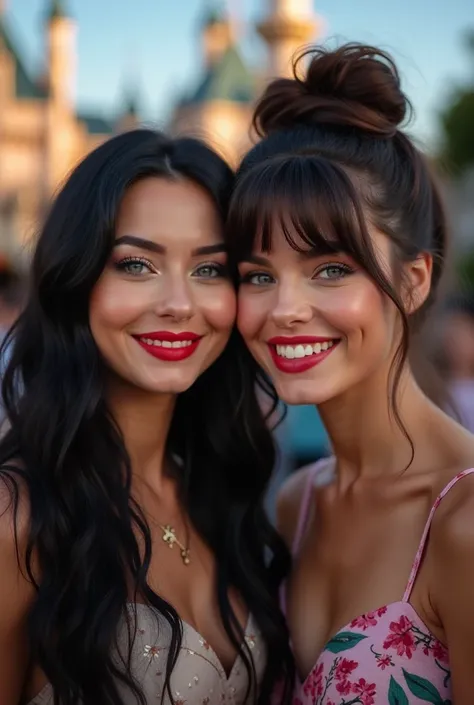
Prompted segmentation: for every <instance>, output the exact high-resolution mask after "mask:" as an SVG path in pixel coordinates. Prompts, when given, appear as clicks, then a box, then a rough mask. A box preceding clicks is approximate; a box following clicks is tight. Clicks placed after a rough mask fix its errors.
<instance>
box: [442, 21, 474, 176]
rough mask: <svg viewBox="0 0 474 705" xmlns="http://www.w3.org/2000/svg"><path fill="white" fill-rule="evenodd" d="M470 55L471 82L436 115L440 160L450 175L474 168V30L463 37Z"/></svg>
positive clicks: (456, 93)
mask: <svg viewBox="0 0 474 705" xmlns="http://www.w3.org/2000/svg"><path fill="white" fill-rule="evenodd" d="M465 45H466V48H467V50H468V52H469V54H470V56H471V61H472V68H473V72H472V73H473V79H472V81H471V82H470V83H469V84H467V85H465V86H462V87H460V88H458V89H457V90H456V91H455V92H454V93H453V95H452V97H451V100H450V102H449V104H448V105H447V107H446V108H445V109H444V111H443V112H442V113H441V115H440V122H441V128H442V132H443V142H444V144H443V150H442V154H441V161H442V162H443V165H444V166H445V167H446V168H447V169H448V170H449V172H451V173H454V174H462V173H463V172H464V171H466V170H467V169H468V168H469V167H471V166H474V30H470V31H469V32H468V33H467V35H466V37H465Z"/></svg>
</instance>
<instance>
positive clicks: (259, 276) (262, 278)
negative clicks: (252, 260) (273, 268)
mask: <svg viewBox="0 0 474 705" xmlns="http://www.w3.org/2000/svg"><path fill="white" fill-rule="evenodd" d="M274 281H275V280H274V279H273V277H272V275H271V274H268V272H249V273H248V274H245V275H244V276H243V277H242V278H241V283H242V284H252V285H253V286H268V285H269V284H273V283H274Z"/></svg>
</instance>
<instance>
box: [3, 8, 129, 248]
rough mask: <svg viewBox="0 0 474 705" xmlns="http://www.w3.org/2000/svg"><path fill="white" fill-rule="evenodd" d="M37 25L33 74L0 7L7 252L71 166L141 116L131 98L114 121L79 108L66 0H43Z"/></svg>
mask: <svg viewBox="0 0 474 705" xmlns="http://www.w3.org/2000/svg"><path fill="white" fill-rule="evenodd" d="M0 8H1V3H0ZM40 31H43V32H44V35H45V46H46V56H45V60H44V70H43V71H42V73H41V74H40V75H37V76H31V75H30V74H29V72H28V70H27V69H26V66H25V63H24V60H23V58H22V56H21V53H20V51H19V49H18V47H17V44H16V41H15V37H14V36H13V33H12V31H11V28H9V26H8V23H7V19H6V17H5V13H2V12H1V9H0V248H1V251H2V252H3V253H6V254H10V255H16V254H17V253H18V252H19V251H20V252H21V251H22V250H26V248H24V247H23V246H24V245H25V244H26V242H27V241H28V239H29V238H30V237H31V235H32V234H34V233H35V231H36V230H37V227H38V223H39V222H40V220H41V217H42V214H43V212H44V207H45V205H46V203H47V202H48V201H49V199H50V197H51V195H52V193H53V192H54V191H55V189H56V188H57V187H58V185H59V184H60V182H61V181H62V180H63V179H64V177H65V175H66V174H67V173H68V172H69V171H70V170H71V169H72V168H73V167H74V165H75V164H76V163H77V162H78V161H79V160H80V159H81V158H82V157H84V156H85V155H86V154H87V153H88V152H89V151H90V150H91V149H93V148H94V147H95V146H97V145H98V144H100V143H101V142H103V141H104V140H105V139H106V138H107V137H109V136H110V135H111V134H113V133H114V132H115V131H117V130H120V129H124V128H125V129H127V128H128V127H129V126H132V125H133V124H136V121H137V116H136V109H135V105H134V104H133V103H132V102H131V101H130V100H128V101H127V103H126V105H125V108H124V110H123V114H120V115H119V116H118V117H117V119H114V120H107V119H105V118H104V117H103V116H101V115H92V114H83V113H81V112H80V111H78V110H77V108H76V105H75V101H74V83H75V80H74V79H75V68H76V62H77V56H76V26H75V22H74V21H73V19H72V18H71V17H69V16H68V14H67V12H66V8H65V7H64V6H63V3H62V2H61V0H45V15H44V24H43V27H40Z"/></svg>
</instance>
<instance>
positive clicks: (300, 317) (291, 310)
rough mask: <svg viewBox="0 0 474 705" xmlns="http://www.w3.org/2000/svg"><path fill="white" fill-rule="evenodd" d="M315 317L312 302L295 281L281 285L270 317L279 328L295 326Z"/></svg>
mask: <svg viewBox="0 0 474 705" xmlns="http://www.w3.org/2000/svg"><path fill="white" fill-rule="evenodd" d="M312 317H313V310H312V307H311V304H310V302H309V301H308V299H307V298H306V297H305V296H304V294H303V292H302V291H301V290H300V288H299V287H298V286H297V285H295V283H294V282H291V283H288V284H286V285H284V286H283V285H280V286H279V287H278V290H277V299H276V303H275V307H274V308H273V310H272V312H271V314H270V318H271V320H272V321H273V323H275V325H277V326H278V327H279V328H293V327H295V326H297V325H299V324H301V323H308V322H309V321H310V320H311V319H312Z"/></svg>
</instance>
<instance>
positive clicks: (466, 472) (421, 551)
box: [403, 468, 474, 602]
mask: <svg viewBox="0 0 474 705" xmlns="http://www.w3.org/2000/svg"><path fill="white" fill-rule="evenodd" d="M472 473H474V468H470V469H469V470H463V471H462V472H460V473H459V474H458V475H456V477H453V479H452V480H451V481H450V482H448V484H447V485H446V487H445V488H444V489H443V490H441V492H440V494H439V495H438V497H437V499H436V502H435V503H434V504H433V506H432V508H431V511H430V513H429V516H428V520H427V522H426V524H425V528H424V531H423V534H422V537H421V541H420V545H419V546H418V551H417V553H416V557H415V562H414V563H413V567H412V569H411V573H410V578H409V580H408V584H407V587H406V590H405V594H404V595H403V602H408V600H409V599H410V596H411V592H412V590H413V585H414V584H415V580H416V576H417V575H418V570H419V568H420V564H421V560H422V558H423V554H424V552H425V547H426V541H427V539H428V534H429V532H430V528H431V522H432V521H433V516H434V513H435V511H436V510H437V509H438V507H439V505H440V504H441V500H442V499H444V497H446V495H447V494H448V492H449V490H450V489H451V488H452V487H454V485H455V484H456V483H457V482H459V480H462V478H463V477H466V476H467V475H472Z"/></svg>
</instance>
